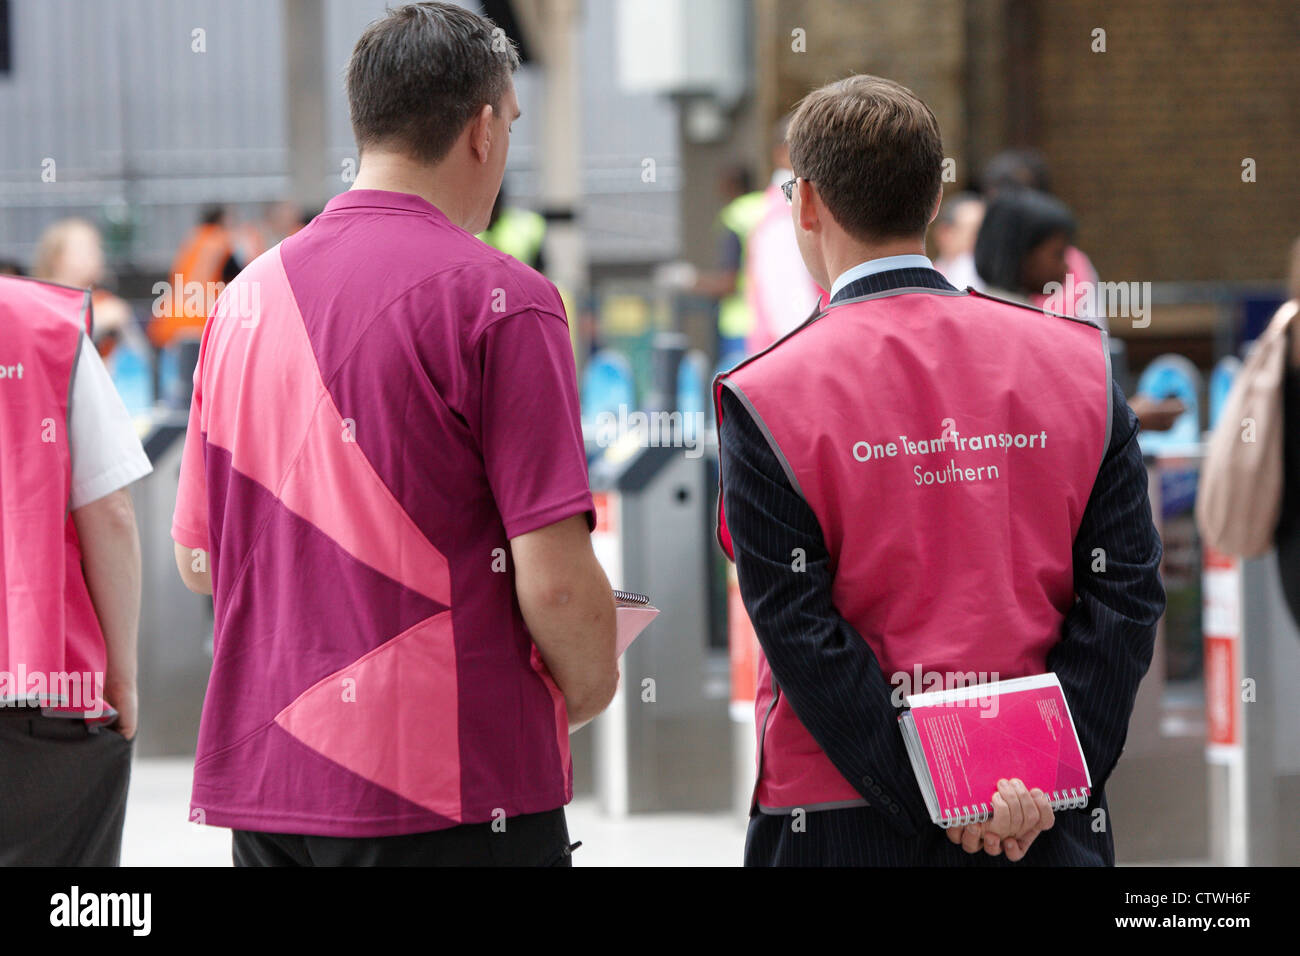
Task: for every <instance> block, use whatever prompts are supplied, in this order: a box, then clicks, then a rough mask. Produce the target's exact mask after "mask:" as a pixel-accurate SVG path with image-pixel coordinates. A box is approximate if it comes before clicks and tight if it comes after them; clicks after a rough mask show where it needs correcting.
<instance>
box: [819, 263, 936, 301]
mask: <svg viewBox="0 0 1300 956" xmlns="http://www.w3.org/2000/svg"><path fill="white" fill-rule="evenodd" d="M933 268H934V263H932V262H931V261H930V260H929V259H928V258H927V257H926V256H921V255H916V254H908V255H903V256H885V257H884V258H883V259H868V260H867V261H866V262H860V263H858V264H857V265H856V266H854V267H853V268H852V269H846V270H845V271H844V272H841V273H840V276H839V278H838V279H836V280H835V281H834V282H833V283H831V288H830V297H831V298H832V299H833V298H835V293H837V292H839V291H840V289H842V288H844V287H845V286H846V285H848V284H849V283H850V282H852V281H854V280H855V279H861V278H863V277H865V276H871V275H875V274H876V273H878V272H889V271H890V270H892V269H933Z"/></svg>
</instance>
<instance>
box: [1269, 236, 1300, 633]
mask: <svg viewBox="0 0 1300 956" xmlns="http://www.w3.org/2000/svg"><path fill="white" fill-rule="evenodd" d="M1286 294H1287V301H1286V302H1285V303H1283V305H1282V307H1281V309H1279V310H1278V311H1279V312H1280V311H1281V310H1282V309H1287V308H1297V307H1300V239H1296V241H1295V242H1294V243H1293V244H1292V245H1291V261H1290V263H1289V267H1288V270H1287V284H1286ZM1296 326H1297V322H1296V320H1295V319H1292V320H1291V324H1290V326H1289V327H1288V328H1287V335H1288V336H1289V337H1290V346H1291V349H1290V360H1289V361H1288V363H1287V366H1286V373H1285V377H1284V379H1283V402H1282V421H1283V422H1284V423H1286V427H1285V428H1284V429H1283V435H1284V436H1285V438H1284V440H1283V446H1282V513H1281V515H1280V516H1279V519H1278V525H1277V533H1276V535H1275V541H1276V546H1277V566H1278V572H1279V574H1280V576H1281V579H1282V593H1283V594H1284V595H1285V596H1286V603H1287V606H1288V607H1289V608H1290V609H1291V618H1292V620H1293V621H1295V622H1296V624H1297V626H1300V328H1297V327H1296Z"/></svg>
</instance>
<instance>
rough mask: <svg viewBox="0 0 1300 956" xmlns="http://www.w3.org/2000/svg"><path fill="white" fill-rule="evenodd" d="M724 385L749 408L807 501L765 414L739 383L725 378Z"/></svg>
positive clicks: (793, 483)
mask: <svg viewBox="0 0 1300 956" xmlns="http://www.w3.org/2000/svg"><path fill="white" fill-rule="evenodd" d="M722 386H723V388H729V389H731V391H732V394H734V395H735V396H736V397H737V398H738V399H740V401H741V404H743V405H744V406H745V408H746V410H748V412H749V417H750V418H752V419H753V420H754V424H755V425H757V426H758V428H759V430H760V431H761V432H762V433H763V437H764V438H766V439H767V444H768V445H769V446H770V447H771V449H772V454H774V455H776V460H777V461H779V462H780V463H781V470H782V471H784V472H785V476H786V478H788V479H789V480H790V487H792V488H793V489H794V490H795V493H796V494H797V495H798V496H799V497H800V498H803V499H804V500H805V501H807V500H808V499H807V498H806V497H804V493H803V489H802V488H800V487H799V479H798V478H796V477H795V475H794V469H793V468H791V467H790V463H789V462H788V461H786V460H785V453H784V452H783V451H781V446H780V445H778V444H777V443H776V436H775V435H773V434H772V429H770V428H768V427H767V422H765V421H763V416H761V415H760V414H758V409H757V408H755V407H754V403H753V402H751V401H750V400H749V396H748V395H746V394H745V392H744V390H743V389H741V387H740V386H739V385H737V384H736V383H735V382H733V381H731V380H730V379H726V380H724V381H723V383H722Z"/></svg>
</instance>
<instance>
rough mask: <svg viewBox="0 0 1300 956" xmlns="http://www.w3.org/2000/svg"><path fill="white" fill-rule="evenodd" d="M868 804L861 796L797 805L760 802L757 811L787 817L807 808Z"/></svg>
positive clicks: (841, 807)
mask: <svg viewBox="0 0 1300 956" xmlns="http://www.w3.org/2000/svg"><path fill="white" fill-rule="evenodd" d="M869 806H871V804H870V803H868V802H867V801H866V800H863V799H861V798H859V799H857V800H832V801H830V802H829V803H808V804H800V805H799V806H797V807H765V806H763V805H762V804H761V803H760V804H759V805H758V812H759V813H764V814H766V815H767V816H769V817H788V816H790V814H792V813H794V812H795V811H796V810H807V811H809V812H815V811H817V810H844V809H846V808H848V807H869Z"/></svg>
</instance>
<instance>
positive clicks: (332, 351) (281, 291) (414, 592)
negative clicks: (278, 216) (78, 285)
mask: <svg viewBox="0 0 1300 956" xmlns="http://www.w3.org/2000/svg"><path fill="white" fill-rule="evenodd" d="M517 66H518V54H517V52H516V51H515V48H514V46H513V44H512V43H511V42H510V41H509V40H508V39H506V38H504V36H503V35H502V34H501V32H500V31H499V30H497V29H496V27H495V26H494V25H493V24H492V22H491V21H489V20H487V19H484V18H483V17H480V16H478V15H477V14H475V13H472V12H470V11H467V10H465V9H463V8H461V7H458V6H455V5H453V4H449V3H418V4H410V5H407V6H403V7H399V8H396V9H394V10H391V11H390V12H389V13H388V14H387V15H386V16H384V17H383V18H382V19H380V20H377V21H375V22H374V23H372V24H371V25H370V26H369V27H368V28H367V29H366V31H365V33H364V34H362V36H361V38H360V39H359V40H358V41H357V44H356V47H355V48H354V49H353V52H352V57H351V60H350V61H349V64H348V69H347V94H348V103H349V106H350V108H351V116H352V128H353V132H354V134H355V136H356V140H357V147H358V149H359V151H360V165H359V168H358V170H357V177H356V180H355V181H354V182H353V184H352V188H351V189H349V190H348V191H347V192H344V193H342V194H341V195H338V196H335V197H334V198H333V199H332V200H330V202H329V203H328V205H326V207H325V209H324V211H322V212H321V213H320V214H319V215H318V216H316V217H315V218H313V219H312V221H311V222H310V223H309V224H308V225H307V226H306V227H305V228H303V229H302V230H300V231H298V232H296V233H294V234H293V235H292V236H289V237H288V238H286V239H284V240H283V241H282V242H280V243H279V244H278V245H276V246H274V247H273V248H271V249H269V250H267V251H266V252H265V253H263V254H262V255H261V256H259V257H258V258H257V259H256V260H254V261H253V262H252V263H251V264H250V265H249V266H248V267H247V268H245V269H244V271H243V272H241V273H240V274H239V276H238V277H236V278H235V280H234V281H233V282H231V283H230V284H229V285H228V286H227V287H226V288H225V290H224V292H223V293H222V296H221V298H220V299H219V300H218V302H217V304H216V307H215V309H214V311H213V313H212V315H211V316H210V317H209V320H208V323H207V326H206V327H205V329H204V334H203V344H202V347H201V352H200V356H199V362H198V367H197V368H196V370H195V373H194V399H193V404H192V407H191V409H190V424H189V432H188V435H187V438H186V446H185V451H184V456H183V460H182V466H181V478H180V490H179V493H178V495H177V499H176V514H175V519H174V522H173V527H172V537H173V538H174V539H175V542H176V560H177V566H178V568H179V569H180V573H181V575H182V577H183V578H184V579H185V581H186V583H187V584H188V585H189V586H190V587H191V588H192V589H194V590H196V591H198V592H201V593H211V594H212V595H213V607H214V611H215V625H214V628H215V633H214V637H213V663H212V676H211V678H210V680H209V683H208V691H207V697H206V699H205V700H204V702H203V716H202V720H201V723H200V727H199V740H198V753H197V756H196V760H195V767H194V789H193V797H192V802H191V809H190V818H191V819H192V820H195V821H196V822H200V823H204V824H207V825H210V826H219V827H228V828H230V829H231V830H233V831H234V835H233V856H234V861H235V863H236V864H237V865H244V866H275V865H295V866H317V865H402V864H412V865H414V864H419V865H433V864H457V865H490V864H496V865H542V866H545V865H555V866H564V865H568V864H569V863H570V852H571V844H570V843H569V836H568V830H567V826H566V822H565V816H564V806H565V804H566V803H568V802H569V800H570V799H571V798H572V795H573V767H572V761H571V759H570V754H569V732H570V731H571V730H572V729H573V728H575V727H578V726H581V725H582V724H584V723H586V722H587V721H589V720H590V719H591V718H592V717H594V716H595V715H596V714H598V713H599V712H600V711H601V710H602V709H604V707H605V706H606V704H608V702H609V701H610V700H611V698H612V697H613V694H614V691H615V688H616V686H617V680H618V670H617V665H616V659H615V653H614V629H615V625H614V601H613V596H612V592H611V591H610V587H609V582H608V581H607V580H606V578H605V575H604V572H603V571H602V570H601V568H600V565H599V564H598V563H597V561H596V558H595V555H594V553H593V551H592V546H591V539H590V531H591V529H592V528H593V527H594V524H595V514H594V508H593V502H592V496H591V492H590V489H589V486H588V483H587V462H586V455H585V451H584V448H583V441H582V432H581V427H580V425H579V418H578V395H577V374H576V369H575V367H574V358H573V349H572V347H571V345H570V344H569V330H568V324H567V321H566V318H565V312H564V306H563V304H562V303H561V300H560V296H559V293H558V292H557V291H556V289H555V286H553V285H552V284H551V283H550V282H548V281H547V280H546V279H545V278H544V277H543V276H541V275H540V274H539V273H537V272H535V271H534V270H533V269H531V268H529V267H528V266H526V265H524V264H523V263H521V262H519V261H518V260H516V259H514V258H512V257H511V256H508V255H506V254H505V253H502V252H498V251H496V250H495V249H492V248H491V247H490V246H488V245H486V244H484V243H483V242H480V241H479V240H478V239H476V238H475V233H478V232H481V231H483V229H485V228H486V227H487V224H488V219H489V217H490V215H491V212H492V204H493V201H494V200H495V198H496V195H497V191H498V190H499V189H500V187H501V180H502V176H503V174H504V172H505V166H506V155H507V152H508V150H509V146H510V132H511V124H513V123H515V122H516V121H518V120H519V117H520V111H519V105H518V100H517V99H516V96H515V90H514V82H513V78H512V75H513V73H514V70H515V69H516V67H517Z"/></svg>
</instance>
